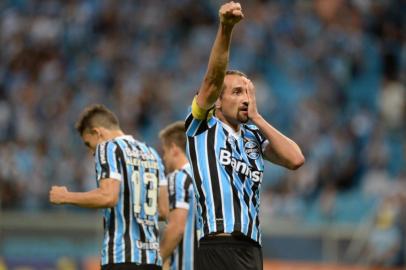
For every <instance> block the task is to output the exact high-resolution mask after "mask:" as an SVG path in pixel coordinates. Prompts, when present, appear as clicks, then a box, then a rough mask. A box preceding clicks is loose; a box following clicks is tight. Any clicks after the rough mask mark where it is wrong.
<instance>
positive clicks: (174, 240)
mask: <svg viewBox="0 0 406 270" xmlns="http://www.w3.org/2000/svg"><path fill="white" fill-rule="evenodd" d="M183 227H184V226H181V225H180V224H171V223H169V224H168V226H167V227H166V230H165V232H164V234H163V237H162V240H161V243H160V252H161V256H162V259H163V260H165V259H166V258H168V257H169V256H170V255H171V254H172V252H173V251H174V250H175V248H176V246H177V245H178V244H179V243H180V241H181V240H182V236H183V229H181V228H183Z"/></svg>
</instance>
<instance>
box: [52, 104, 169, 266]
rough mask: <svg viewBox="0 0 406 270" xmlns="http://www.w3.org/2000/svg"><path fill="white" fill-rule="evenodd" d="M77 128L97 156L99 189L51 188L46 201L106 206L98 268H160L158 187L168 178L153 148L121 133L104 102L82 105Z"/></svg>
mask: <svg viewBox="0 0 406 270" xmlns="http://www.w3.org/2000/svg"><path fill="white" fill-rule="evenodd" d="M76 129H77V131H78V132H79V134H80V136H81V138H82V140H83V142H84V143H85V145H86V146H87V147H88V148H89V149H90V151H91V152H92V154H93V155H94V157H95V161H96V178H97V186H98V188H96V189H94V190H91V191H88V192H70V191H68V189H67V188H66V187H63V186H59V187H58V186H53V187H52V188H51V190H50V193H49V198H50V201H51V202H52V203H55V204H73V205H77V206H80V207H87V208H104V230H105V232H104V241H103V249H102V257H101V265H102V270H106V269H112V270H121V269H125V270H131V269H143V270H144V269H161V265H162V260H161V257H160V254H159V239H158V224H157V223H158V211H157V209H158V186H159V185H164V184H166V180H165V176H164V167H163V164H162V161H161V159H160V157H159V156H158V154H157V152H156V151H155V150H154V149H153V148H151V147H149V146H147V145H146V144H145V143H143V142H140V141H137V140H135V139H134V138H133V137H132V136H130V135H126V134H124V133H123V131H122V130H121V129H120V126H119V122H118V120H117V117H116V116H115V115H114V114H113V113H112V112H111V111H110V110H108V109H107V108H106V107H104V106H103V105H92V106H89V107H88V108H86V109H85V110H84V111H83V112H82V114H81V116H80V118H79V120H78V122H77V124H76ZM165 188H166V187H165ZM160 198H164V199H165V198H166V197H165V196H162V195H161V194H160ZM164 199H160V200H159V204H161V205H162V206H161V207H160V208H161V209H164V208H165V203H166V204H167V202H165V200H164Z"/></svg>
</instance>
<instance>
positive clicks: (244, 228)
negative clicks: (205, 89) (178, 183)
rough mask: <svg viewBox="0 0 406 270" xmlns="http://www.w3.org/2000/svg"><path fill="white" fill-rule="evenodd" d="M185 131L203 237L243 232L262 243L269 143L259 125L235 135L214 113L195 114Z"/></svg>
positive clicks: (242, 129)
mask: <svg viewBox="0 0 406 270" xmlns="http://www.w3.org/2000/svg"><path fill="white" fill-rule="evenodd" d="M195 107H196V106H195ZM197 109H198V110H199V108H197ZM200 110H201V109H200ZM199 118H200V119H199ZM185 128H186V135H187V137H188V141H187V153H188V158H189V161H190V163H191V165H192V171H193V180H194V188H195V192H196V198H197V210H198V217H199V219H200V220H199V223H200V224H201V226H202V227H201V229H202V231H201V235H200V236H201V237H202V236H205V235H208V234H212V233H220V232H221V233H233V232H240V233H242V234H244V235H246V236H247V237H249V238H251V239H252V240H254V241H256V242H258V243H261V232H260V224H259V206H260V191H259V188H260V185H261V182H262V177H263V170H264V160H263V151H262V149H264V147H265V146H266V144H267V143H268V141H267V140H266V139H265V138H264V136H263V135H262V134H261V132H260V131H259V130H258V128H257V127H256V126H254V125H246V124H241V125H240V131H239V132H238V133H235V132H234V131H233V130H232V129H231V128H230V127H229V126H227V125H225V124H224V123H222V122H221V121H220V120H219V119H218V118H216V117H215V116H213V115H211V114H210V113H209V112H206V114H205V115H203V116H202V112H201V111H200V112H199V111H198V112H192V111H190V113H189V115H188V116H187V118H186V122H185Z"/></svg>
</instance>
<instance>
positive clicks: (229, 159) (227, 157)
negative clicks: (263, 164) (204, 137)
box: [219, 149, 262, 182]
mask: <svg viewBox="0 0 406 270" xmlns="http://www.w3.org/2000/svg"><path fill="white" fill-rule="evenodd" d="M219 160H220V163H221V164H222V165H224V166H231V167H232V168H233V170H234V171H236V172H238V173H240V174H243V175H245V176H247V177H249V178H251V179H252V181H254V182H260V181H261V179H262V172H261V171H258V170H255V169H254V168H252V167H251V166H250V165H249V164H247V163H246V162H244V161H243V160H239V159H236V158H235V157H233V156H232V155H231V152H230V151H228V150H227V149H221V150H220V158H219Z"/></svg>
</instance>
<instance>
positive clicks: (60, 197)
mask: <svg viewBox="0 0 406 270" xmlns="http://www.w3.org/2000/svg"><path fill="white" fill-rule="evenodd" d="M67 193H68V189H67V188H66V187H63V186H62V187H61V186H52V187H51V190H50V191H49V201H50V202H51V203H54V204H62V203H64V202H65V198H66V194H67Z"/></svg>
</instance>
